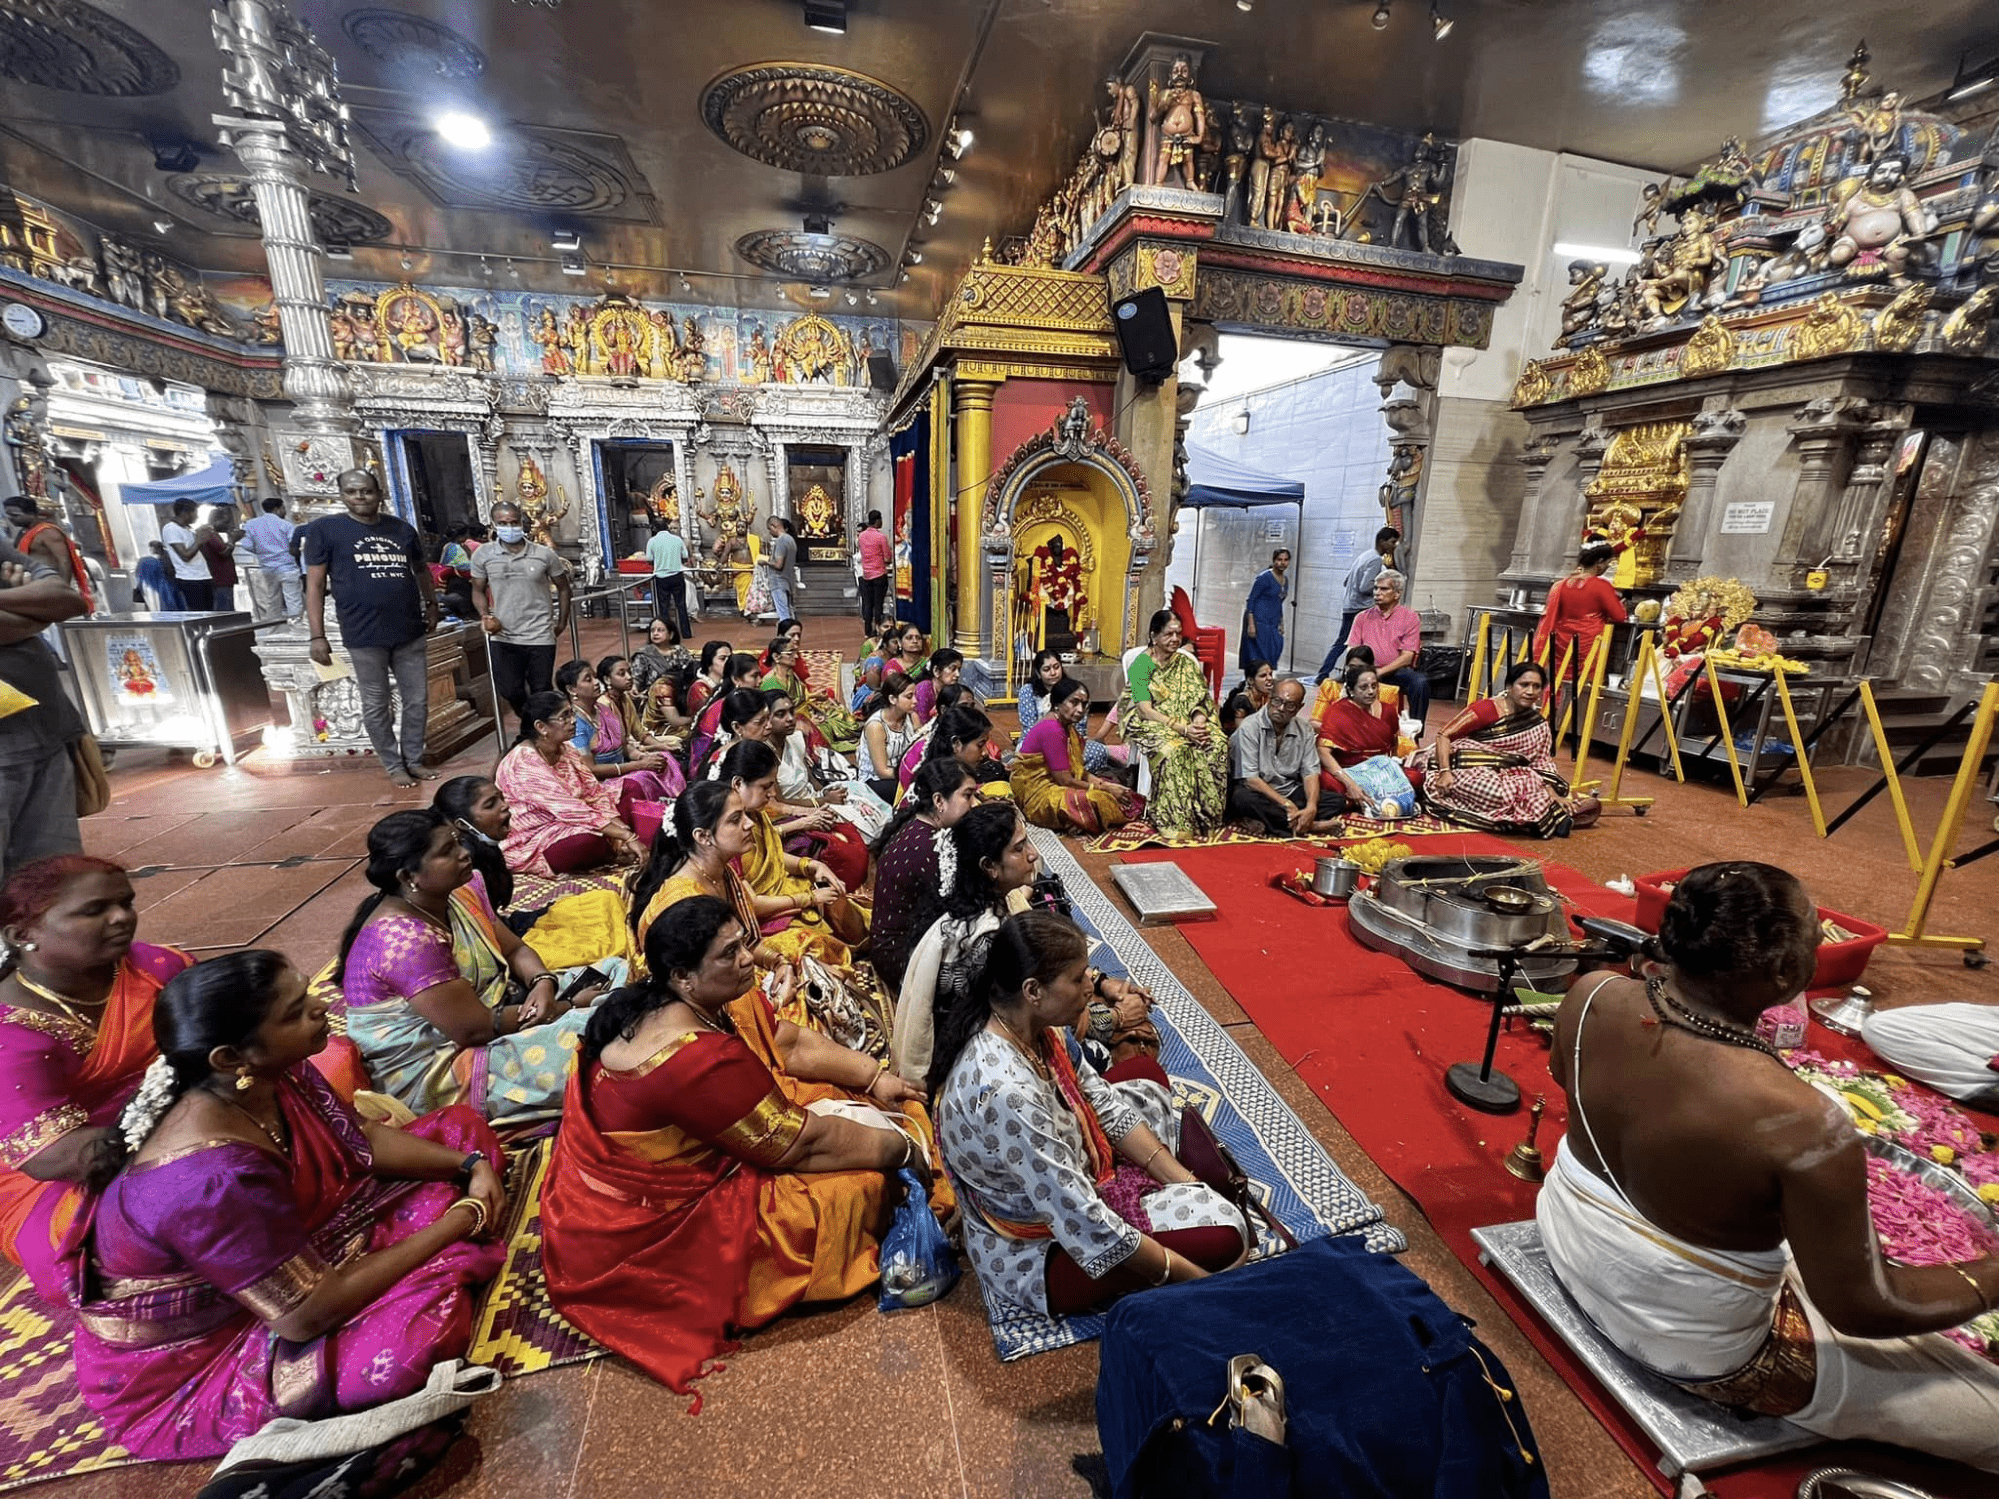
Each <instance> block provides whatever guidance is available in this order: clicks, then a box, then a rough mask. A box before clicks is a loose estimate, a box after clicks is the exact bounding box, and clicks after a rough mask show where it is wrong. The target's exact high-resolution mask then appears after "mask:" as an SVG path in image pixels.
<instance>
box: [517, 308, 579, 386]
mask: <svg viewBox="0 0 1999 1500" xmlns="http://www.w3.org/2000/svg"><path fill="white" fill-rule="evenodd" d="M528 338H529V339H530V340H531V341H532V342H534V343H536V344H539V345H540V346H541V373H542V374H544V375H573V374H575V373H576V366H575V365H574V364H573V363H572V362H571V360H570V358H569V351H568V350H567V349H565V348H564V347H563V346H562V330H561V329H560V328H558V327H557V326H556V322H555V309H554V308H552V307H544V308H542V309H541V311H540V313H539V314H538V315H537V316H536V318H535V324H534V331H533V332H532V333H530V334H529V335H528Z"/></svg>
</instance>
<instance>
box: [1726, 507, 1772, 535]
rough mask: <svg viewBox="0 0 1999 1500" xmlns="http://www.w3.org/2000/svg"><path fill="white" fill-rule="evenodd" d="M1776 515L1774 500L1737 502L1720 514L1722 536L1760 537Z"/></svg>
mask: <svg viewBox="0 0 1999 1500" xmlns="http://www.w3.org/2000/svg"><path fill="white" fill-rule="evenodd" d="M1776 514H1777V502H1776V501H1775V500H1737V501H1736V502H1735V503H1734V504H1732V505H1728V506H1724V507H1723V508H1722V512H1721V534H1722V535H1723V536H1762V535H1763V534H1764V533H1765V532H1767V531H1768V530H1769V529H1770V521H1771V518H1772V517H1774V516H1775V515H1776Z"/></svg>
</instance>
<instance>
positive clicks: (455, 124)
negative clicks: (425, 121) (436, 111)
mask: <svg viewBox="0 0 1999 1500" xmlns="http://www.w3.org/2000/svg"><path fill="white" fill-rule="evenodd" d="M430 123H431V125H432V126H433V127H434V128H435V129H436V131H437V135H438V139H440V140H442V141H443V142H444V144H445V145H447V146H455V147H456V148H457V149H458V150H460V151H483V150H484V149H485V148H486V147H488V146H490V145H492V144H493V131H492V128H491V127H490V126H488V125H487V124H486V122H485V121H484V120H482V119H480V118H479V117H478V116H477V115H474V114H468V113H466V112H465V111H464V110H462V109H448V110H445V111H444V112H443V113H442V114H440V115H438V116H436V117H435V118H434V119H432V121H431V122H430Z"/></svg>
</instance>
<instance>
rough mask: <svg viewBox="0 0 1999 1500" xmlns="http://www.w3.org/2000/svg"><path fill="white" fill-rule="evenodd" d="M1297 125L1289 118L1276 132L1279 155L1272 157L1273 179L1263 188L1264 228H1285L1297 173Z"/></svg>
mask: <svg viewBox="0 0 1999 1500" xmlns="http://www.w3.org/2000/svg"><path fill="white" fill-rule="evenodd" d="M1297 164H1298V124H1297V122H1296V121H1295V120H1286V121H1285V122H1284V124H1283V125H1282V126H1281V127H1279V129H1278V132H1277V143H1276V154H1275V155H1273V156H1272V157H1271V159H1270V180H1269V182H1267V183H1266V184H1265V185H1264V189H1263V227H1264V228H1265V229H1282V228H1283V227H1284V216H1285V211H1286V209H1287V208H1288V207H1289V205H1290V202H1291V183H1292V180H1293V179H1294V178H1295V177H1296V176H1297Z"/></svg>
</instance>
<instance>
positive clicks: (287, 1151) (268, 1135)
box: [222, 1096, 291, 1156]
mask: <svg viewBox="0 0 1999 1500" xmlns="http://www.w3.org/2000/svg"><path fill="white" fill-rule="evenodd" d="M222 1102H223V1103H225V1104H233V1105H235V1107H236V1108H237V1109H239V1110H241V1111H242V1112H243V1113H244V1115H245V1116H247V1117H248V1119H249V1121H250V1123H251V1124H252V1125H254V1126H256V1127H257V1128H258V1129H259V1130H261V1131H263V1132H264V1138H265V1139H266V1140H268V1141H269V1142H270V1143H271V1144H272V1145H273V1146H275V1147H277V1148H278V1155H280V1156H290V1155H291V1147H290V1146H288V1145H287V1144H285V1142H284V1141H282V1140H280V1139H279V1138H278V1133H277V1131H275V1130H273V1129H271V1127H270V1126H268V1125H266V1124H265V1123H264V1122H263V1121H262V1120H261V1119H259V1118H258V1117H257V1115H256V1114H254V1113H253V1112H252V1111H251V1109H250V1106H249V1105H247V1104H244V1103H242V1102H241V1101H240V1100H236V1099H230V1098H227V1097H226V1096H225V1097H224V1098H223V1100H222ZM278 1122H279V1123H280V1124H283V1123H284V1116H283V1115H282V1114H280V1115H279V1116H278ZM287 1134H289V1132H287Z"/></svg>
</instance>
